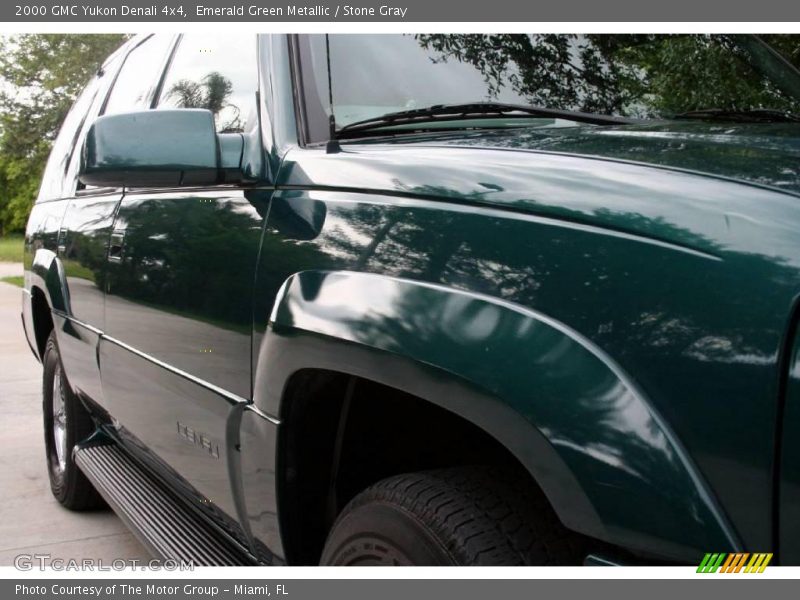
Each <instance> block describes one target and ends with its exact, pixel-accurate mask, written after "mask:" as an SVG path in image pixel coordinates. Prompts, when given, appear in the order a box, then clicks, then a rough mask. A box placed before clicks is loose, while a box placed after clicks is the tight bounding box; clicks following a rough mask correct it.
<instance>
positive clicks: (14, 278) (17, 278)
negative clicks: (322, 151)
mask: <svg viewBox="0 0 800 600" xmlns="http://www.w3.org/2000/svg"><path fill="white" fill-rule="evenodd" d="M0 281H2V282H3V283H10V284H11V285H16V286H17V287H22V286H23V284H24V279H23V278H22V275H11V276H10V277H0Z"/></svg>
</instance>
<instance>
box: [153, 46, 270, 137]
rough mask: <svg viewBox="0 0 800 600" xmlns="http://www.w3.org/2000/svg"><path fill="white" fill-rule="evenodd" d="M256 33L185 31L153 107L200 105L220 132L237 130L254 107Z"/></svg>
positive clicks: (241, 126)
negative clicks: (210, 112) (206, 33)
mask: <svg viewBox="0 0 800 600" xmlns="http://www.w3.org/2000/svg"><path fill="white" fill-rule="evenodd" d="M257 89H258V68H257V65H256V37H255V36H254V35H252V36H249V37H247V36H241V35H203V34H197V35H184V36H182V37H181V40H180V42H179V43H178V48H177V50H176V51H175V55H174V57H173V58H172V62H171V64H170V66H169V69H168V70H167V74H166V77H165V78H164V83H163V85H162V86H161V95H160V97H159V100H158V103H157V105H156V108H205V109H208V110H210V111H212V112H213V113H214V121H215V122H216V124H217V131H218V132H219V133H231V132H237V131H242V130H243V129H244V125H245V122H246V121H247V118H248V116H249V115H250V113H251V111H253V110H255V108H256V101H255V97H256V90H257Z"/></svg>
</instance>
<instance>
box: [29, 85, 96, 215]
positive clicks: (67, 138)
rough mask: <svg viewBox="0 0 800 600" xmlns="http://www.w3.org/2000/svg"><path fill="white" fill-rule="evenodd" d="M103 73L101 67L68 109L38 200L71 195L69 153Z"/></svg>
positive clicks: (74, 143) (51, 152)
mask: <svg viewBox="0 0 800 600" xmlns="http://www.w3.org/2000/svg"><path fill="white" fill-rule="evenodd" d="M102 73H103V71H100V72H99V73H98V74H97V75H95V76H94V77H92V79H91V81H90V82H89V84H88V85H87V86H86V88H84V90H83V92H81V94H80V96H78V99H77V100H75V103H74V104H73V105H72V108H71V109H70V111H69V112H68V113H67V117H66V118H65V119H64V123H63V124H62V125H61V129H60V131H59V132H58V136H57V137H56V141H55V142H54V143H53V148H52V150H50V157H49V158H48V159H47V166H46V167H45V170H44V176H43V177H42V185H41V187H40V188H39V196H38V199H37V202H38V201H39V200H49V199H53V198H63V197H65V196H69V195H71V193H72V192H71V190H66V189H65V187H68V186H66V185H65V184H66V183H67V182H66V181H65V180H66V178H67V169H68V167H69V161H70V157H71V156H72V154H73V150H74V148H75V145H76V144H77V143H78V134H79V133H80V130H81V126H82V125H83V123H84V121H85V119H86V113H87V112H88V111H89V108H90V107H91V105H92V103H93V102H94V100H95V98H96V97H97V95H98V94H97V92H98V89H99V88H100V80H101V79H102V78H103V75H102Z"/></svg>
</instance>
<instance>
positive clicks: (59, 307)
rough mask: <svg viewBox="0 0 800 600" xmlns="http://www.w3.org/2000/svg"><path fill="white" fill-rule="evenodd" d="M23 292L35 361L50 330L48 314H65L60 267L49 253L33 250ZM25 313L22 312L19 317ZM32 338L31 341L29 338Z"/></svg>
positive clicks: (65, 293)
mask: <svg viewBox="0 0 800 600" xmlns="http://www.w3.org/2000/svg"><path fill="white" fill-rule="evenodd" d="M26 289H27V291H28V293H29V295H30V300H29V301H30V313H29V314H30V320H31V323H30V328H28V324H25V329H26V332H27V331H30V333H31V334H32V335H30V336H29V340H28V341H29V343H30V344H31V345H32V346H33V347H34V348H33V349H34V350H35V351H36V353H37V358H38V359H39V361H41V360H42V358H43V356H44V347H45V344H46V343H47V338H48V336H49V335H50V331H52V330H53V329H54V321H53V315H52V311H53V310H56V311H60V312H62V313H64V314H69V292H68V288H67V282H66V276H65V273H64V267H63V265H62V264H61V261H60V260H59V259H58V256H57V255H56V254H55V252H53V251H52V250H48V249H46V248H40V249H38V250H36V252H35V254H34V256H33V260H32V263H31V268H30V270H29V271H28V274H27V288H26ZM26 312H27V311H24V312H23V318H24V315H25V313H26ZM31 338H32V339H31Z"/></svg>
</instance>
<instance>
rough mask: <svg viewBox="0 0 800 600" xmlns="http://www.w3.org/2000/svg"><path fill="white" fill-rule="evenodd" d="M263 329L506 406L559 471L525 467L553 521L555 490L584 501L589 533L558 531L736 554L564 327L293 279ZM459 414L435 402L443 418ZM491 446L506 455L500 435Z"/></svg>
mask: <svg viewBox="0 0 800 600" xmlns="http://www.w3.org/2000/svg"><path fill="white" fill-rule="evenodd" d="M271 322H272V327H273V329H274V330H275V331H276V332H278V333H279V334H280V333H281V332H291V330H293V329H297V330H300V331H302V332H304V333H306V334H308V333H311V334H315V335H319V336H325V337H328V338H334V339H337V340H340V341H343V342H349V343H354V344H359V345H362V346H365V347H367V348H370V349H371V350H373V351H376V352H381V353H387V354H394V355H401V356H403V357H405V358H407V359H409V360H411V361H413V362H416V363H419V364H427V365H435V366H436V367H437V368H438V369H440V370H441V371H443V374H444V375H445V376H446V377H454V378H458V379H462V380H465V381H468V382H469V383H470V384H471V385H473V386H475V387H476V388H477V389H478V390H481V391H482V392H484V393H485V394H487V395H489V396H491V397H493V398H494V399H495V401H496V402H501V403H503V404H506V405H507V406H508V407H509V408H510V409H511V411H512V412H513V413H515V414H517V415H519V416H521V417H522V418H524V419H525V420H526V421H528V422H529V423H530V424H531V425H532V426H533V428H534V430H535V431H538V432H541V434H542V435H543V436H544V438H545V439H546V440H547V442H548V443H549V444H550V446H551V447H552V448H553V449H554V450H555V454H556V455H557V456H558V457H559V459H560V460H553V457H552V456H549V457H548V458H550V459H551V460H550V461H548V460H545V459H544V457H543V456H534V457H526V458H528V460H529V461H530V464H528V465H526V466H528V467H529V468H530V469H531V470H532V472H533V475H534V476H535V477H536V479H537V481H539V482H540V483H541V485H542V486H543V489H544V491H545V493H548V492H550V494H551V500H553V505H554V506H555V507H556V510H557V511H559V510H561V509H562V508H563V504H561V503H560V502H559V500H560V499H561V498H563V497H564V496H566V494H564V493H563V492H564V491H563V490H557V489H554V488H556V487H558V486H560V485H561V483H560V479H564V478H565V474H566V473H570V474H571V475H572V476H573V477H574V478H575V479H577V481H578V482H580V484H579V488H578V490H574V491H573V493H577V494H582V495H583V496H585V499H586V502H585V504H586V505H588V506H591V507H592V509H593V510H592V513H593V514H595V515H597V516H598V517H599V519H598V520H597V521H595V522H590V521H589V519H588V518H586V515H581V516H580V517H579V516H578V515H575V514H571V513H570V512H566V513H564V521H565V522H566V524H567V525H569V526H573V527H575V528H577V529H580V530H583V531H585V533H589V534H591V535H593V536H595V537H598V538H608V537H610V536H612V537H614V538H617V541H619V542H622V543H624V545H625V546H626V547H629V548H638V549H641V550H644V549H646V548H648V547H650V548H653V547H658V550H659V552H660V553H662V554H663V555H672V556H674V557H676V558H680V557H682V556H685V555H686V554H687V553H691V552H692V550H693V548H692V546H693V545H695V544H696V545H697V549H699V548H703V547H714V548H716V547H735V546H736V544H737V542H736V541H735V539H734V537H733V533H732V532H731V531H730V530H729V528H728V527H727V525H726V523H725V521H724V518H723V517H722V515H721V514H719V512H718V511H717V508H716V506H715V502H714V501H713V499H712V498H711V496H710V494H709V493H708V491H707V489H706V488H705V486H704V484H703V483H702V479H701V478H700V477H699V476H698V473H697V471H696V468H695V466H694V465H693V464H692V463H691V460H690V458H689V457H688V455H687V453H686V452H685V451H684V450H683V448H682V447H681V446H680V444H679V442H678V441H677V439H676V438H675V436H674V435H673V434H672V432H671V431H670V429H669V428H668V426H667V425H666V423H664V422H663V420H662V419H661V417H660V416H659V415H658V414H657V413H656V412H655V411H654V409H653V407H652V405H651V403H650V401H649V400H648V399H647V397H646V396H645V394H644V393H643V392H642V391H641V390H640V389H639V388H638V385H637V384H636V383H635V382H634V381H633V380H632V379H631V378H630V376H629V375H628V374H627V373H625V372H624V371H623V369H622V368H621V367H620V366H619V365H618V364H616V362H615V361H614V360H613V359H612V358H611V357H610V356H609V355H608V354H606V353H605V352H604V351H603V350H602V349H600V348H599V347H598V346H597V345H595V344H594V343H593V342H592V341H590V340H589V339H587V338H585V337H584V336H583V335H582V334H580V333H578V332H577V331H575V330H573V329H571V328H570V327H568V326H566V325H564V324H563V323H559V322H557V321H554V320H553V319H551V318H550V317H547V316H546V315H543V314H539V313H537V312H535V311H532V310H530V309H526V308H523V307H521V306H519V305H517V304H514V303H513V302H509V301H505V300H502V299H500V298H497V297H492V296H485V295H482V294H475V293H472V292H466V291H459V290H454V289H453V288H452V287H444V286H441V285H438V284H431V283H422V282H419V281H413V280H405V279H396V278H390V277H387V276H385V275H381V274H367V273H352V272H343V271H338V272H328V273H325V272H320V271H303V272H301V273H299V274H298V275H296V276H293V277H292V278H290V279H289V281H288V282H287V283H286V285H285V286H284V287H283V289H282V293H281V296H280V298H279V303H278V304H277V305H276V307H275V310H274V311H273V314H272V317H271ZM345 368H346V367H345ZM460 401H461V399H458V398H440V399H438V403H440V404H441V405H443V406H445V407H446V408H449V409H451V410H453V411H454V412H460V409H459V402H460ZM265 408H272V407H265ZM461 410H463V409H461ZM489 416H490V415H488V414H487V415H477V418H475V419H474V421H475V422H476V423H479V424H482V425H483V426H485V427H486V426H488V427H491V426H492V425H491V422H490V419H489V418H482V417H489ZM493 433H494V434H495V435H496V436H498V438H499V439H500V440H501V441H507V440H505V439H504V438H505V437H506V435H507V433H506V432H505V431H502V430H499V431H498V430H493ZM529 435H530V436H531V437H532V436H533V435H534V433H533V431H531V432H530V433H529ZM523 460H524V459H523ZM559 471H561V472H559ZM631 490H636V493H631ZM577 504H578V503H576V502H573V505H577ZM592 513H590V514H592ZM631 515H633V516H634V517H633V518H634V519H635V520H636V527H635V528H634V527H632V526H631ZM589 526H591V528H590V529H589V530H588V531H587V530H586V529H587V527H589ZM690 539H691V540H692V544H689V545H687V543H686V541H687V540H690Z"/></svg>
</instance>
